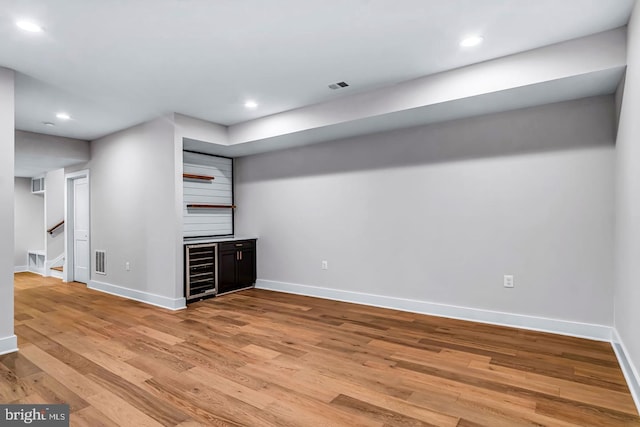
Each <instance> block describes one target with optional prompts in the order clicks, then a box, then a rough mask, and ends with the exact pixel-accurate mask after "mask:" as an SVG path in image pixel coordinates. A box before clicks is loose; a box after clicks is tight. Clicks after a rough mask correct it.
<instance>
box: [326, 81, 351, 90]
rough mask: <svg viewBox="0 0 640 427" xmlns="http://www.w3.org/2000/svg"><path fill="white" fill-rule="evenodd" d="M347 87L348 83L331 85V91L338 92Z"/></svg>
mask: <svg viewBox="0 0 640 427" xmlns="http://www.w3.org/2000/svg"><path fill="white" fill-rule="evenodd" d="M347 86H349V83H347V82H338V83H331V84H330V85H329V89H333V90H336V89H342V88H343V87H347Z"/></svg>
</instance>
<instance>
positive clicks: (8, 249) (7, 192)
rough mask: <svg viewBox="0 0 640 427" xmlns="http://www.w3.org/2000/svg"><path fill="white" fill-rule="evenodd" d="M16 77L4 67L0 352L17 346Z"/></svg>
mask: <svg viewBox="0 0 640 427" xmlns="http://www.w3.org/2000/svg"><path fill="white" fill-rule="evenodd" d="M14 77H15V74H14V72H13V71H12V70H8V69H6V68H0V150H1V152H2V155H1V156H0V236H2V238H1V239H0V354H3V353H6V352H9V351H13V350H15V349H16V348H17V339H16V337H15V335H14V333H13V258H14V256H13V255H14V247H13V232H14V230H13V215H14V212H13V199H14V196H13V188H14V187H13V186H14V175H13V166H14V151H15V149H14V147H15V144H14V123H15V113H14V111H15V105H14Z"/></svg>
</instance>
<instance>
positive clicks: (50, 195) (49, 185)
mask: <svg viewBox="0 0 640 427" xmlns="http://www.w3.org/2000/svg"><path fill="white" fill-rule="evenodd" d="M44 185H45V190H46V191H45V195H44V200H45V209H44V211H45V224H46V227H47V230H48V229H50V228H53V226H55V225H56V224H58V223H59V222H60V221H62V220H63V219H64V169H57V170H54V171H51V172H47V174H46V175H45V179H44ZM46 239H47V261H49V262H50V261H53V260H54V259H55V258H56V257H58V256H60V255H62V254H64V227H60V228H58V229H57V230H56V231H54V232H53V233H52V234H49V233H47V237H46Z"/></svg>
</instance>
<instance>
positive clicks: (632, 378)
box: [612, 329, 640, 412]
mask: <svg viewBox="0 0 640 427" xmlns="http://www.w3.org/2000/svg"><path fill="white" fill-rule="evenodd" d="M612 344H613V351H615V353H616V356H617V357H618V363H619V364H620V368H621V369H622V373H623V374H624V378H625V379H626V380H627V385H628V386H629V390H630V391H631V396H633V400H634V402H635V403H636V407H637V408H638V412H640V371H638V369H637V368H636V366H635V365H634V364H633V360H632V359H631V357H630V355H629V351H628V350H627V347H626V346H625V345H624V342H623V341H622V339H621V338H620V335H619V334H618V330H617V329H613V339H612Z"/></svg>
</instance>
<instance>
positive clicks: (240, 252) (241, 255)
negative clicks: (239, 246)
mask: <svg viewBox="0 0 640 427" xmlns="http://www.w3.org/2000/svg"><path fill="white" fill-rule="evenodd" d="M240 261H242V251H240Z"/></svg>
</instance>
